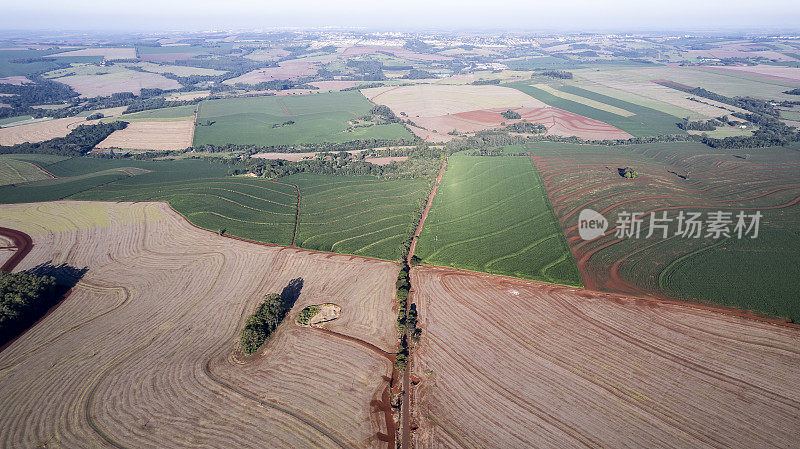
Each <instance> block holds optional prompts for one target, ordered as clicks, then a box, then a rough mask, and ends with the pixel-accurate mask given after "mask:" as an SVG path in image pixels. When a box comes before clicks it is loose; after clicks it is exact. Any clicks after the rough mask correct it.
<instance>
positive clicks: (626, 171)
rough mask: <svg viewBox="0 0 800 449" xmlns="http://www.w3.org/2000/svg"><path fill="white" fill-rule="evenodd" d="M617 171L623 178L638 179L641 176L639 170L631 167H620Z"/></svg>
mask: <svg viewBox="0 0 800 449" xmlns="http://www.w3.org/2000/svg"><path fill="white" fill-rule="evenodd" d="M617 172H619V175H620V176H622V177H623V178H628V179H636V178H637V177H638V176H639V172H637V171H636V170H634V169H632V168H630V167H625V168H618V169H617Z"/></svg>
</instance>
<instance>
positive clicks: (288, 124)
mask: <svg viewBox="0 0 800 449" xmlns="http://www.w3.org/2000/svg"><path fill="white" fill-rule="evenodd" d="M290 125H294V120H287V121H285V122H283V123H275V124H274V125H272V127H273V128H283V127H284V126H290Z"/></svg>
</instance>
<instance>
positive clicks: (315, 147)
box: [195, 138, 420, 155]
mask: <svg viewBox="0 0 800 449" xmlns="http://www.w3.org/2000/svg"><path fill="white" fill-rule="evenodd" d="M419 142H420V139H419V138H416V139H413V140H409V139H359V140H351V141H348V142H340V143H303V144H295V145H271V146H258V145H236V144H225V145H208V144H207V145H201V146H199V147H196V148H195V150H197V151H203V152H208V153H236V152H238V153H243V154H245V155H253V154H257V153H310V152H319V151H330V152H338V151H355V150H363V149H367V148H379V147H390V146H407V145H415V144H417V143H419Z"/></svg>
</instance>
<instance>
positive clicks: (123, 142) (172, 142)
mask: <svg viewBox="0 0 800 449" xmlns="http://www.w3.org/2000/svg"><path fill="white" fill-rule="evenodd" d="M193 132H194V120H183V121H167V122H156V121H147V122H145V121H142V122H131V123H129V124H128V126H127V127H125V129H121V130H118V131H114V132H113V133H111V135H109V136H108V137H106V138H105V140H103V141H102V142H100V143H99V144H97V146H95V149H109V148H122V149H125V150H157V151H171V150H183V149H186V148H188V147H190V146H192V135H193Z"/></svg>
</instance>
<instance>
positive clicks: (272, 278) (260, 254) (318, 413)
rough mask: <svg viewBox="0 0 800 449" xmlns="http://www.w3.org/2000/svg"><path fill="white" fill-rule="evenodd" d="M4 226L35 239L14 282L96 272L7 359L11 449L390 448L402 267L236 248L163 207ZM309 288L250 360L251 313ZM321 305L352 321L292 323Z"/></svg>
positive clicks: (94, 208) (5, 419)
mask: <svg viewBox="0 0 800 449" xmlns="http://www.w3.org/2000/svg"><path fill="white" fill-rule="evenodd" d="M0 226H5V227H9V228H12V229H18V230H20V231H23V232H25V233H27V234H29V235H30V236H31V237H32V238H33V242H34V246H33V249H32V251H31V253H30V254H28V255H27V256H26V257H25V258H24V260H23V261H22V263H21V264H20V265H19V266H18V267H17V269H18V270H24V269H28V268H32V267H34V266H36V265H38V264H41V263H45V262H48V261H50V262H51V263H53V264H61V263H67V264H70V265H72V266H74V267H79V268H80V267H88V272H87V273H86V274H85V275H84V276H83V278H82V279H81V280H80V281H79V282H78V284H77V285H76V286H75V287H74V288H73V290H72V293H71V294H70V295H69V296H68V297H67V298H66V299H65V300H64V301H62V303H61V304H60V305H59V306H58V307H56V308H55V309H54V310H52V311H51V312H50V313H49V314H48V315H47V316H46V317H45V318H44V319H42V320H41V321H40V322H39V323H37V324H36V325H35V326H34V327H33V328H31V329H30V330H29V331H28V332H26V333H25V334H23V335H22V336H21V337H20V338H18V339H17V340H16V341H14V342H13V343H12V344H11V345H10V346H8V347H7V348H6V349H4V350H3V351H2V352H0V422H2V423H3V424H2V429H3V430H2V432H0V447H41V446H43V445H46V446H47V447H104V446H109V445H115V446H117V447H183V446H204V447H264V446H269V447H386V446H387V444H386V443H384V442H382V441H383V440H389V439H388V438H386V436H385V434H386V433H387V430H386V427H387V425H386V422H385V420H384V415H383V413H382V410H383V409H384V408H385V407H384V406H383V404H384V403H385V400H384V398H385V396H386V392H387V391H388V389H387V386H388V379H389V377H390V376H391V370H392V361H391V355H390V354H389V355H387V354H385V353H384V352H382V351H389V352H393V351H395V350H396V348H395V347H393V346H394V345H396V342H397V334H396V332H397V331H396V325H395V324H394V313H393V311H392V305H393V296H394V279H395V277H396V276H397V271H398V268H397V266H396V265H395V264H393V263H388V262H382V261H376V260H368V259H362V258H358V257H351V256H338V255H331V254H323V253H314V252H310V251H304V250H298V249H294V248H281V247H269V246H263V245H255V244H251V243H246V242H242V241H237V240H234V239H227V238H224V237H220V236H217V235H216V234H214V233H210V232H207V231H202V230H199V229H197V228H194V227H192V226H191V225H189V224H188V223H187V222H186V221H185V220H184V219H183V218H182V217H180V216H179V215H178V214H176V213H174V212H173V211H171V210H170V209H169V208H168V207H167V206H166V205H165V204H163V203H89V202H56V203H41V204H21V205H10V206H2V207H0ZM297 278H302V279H303V286H302V289H301V290H300V295H299V297H298V298H297V301H296V303H295V305H294V307H293V308H292V310H291V311H290V312H289V314H288V315H287V317H286V318H285V320H284V322H283V324H282V325H281V326H280V327H279V328H278V330H277V331H276V333H275V334H274V335H273V336H272V338H271V339H270V341H269V342H268V343H267V344H265V346H264V347H262V349H261V350H259V351H258V352H257V353H256V354H255V355H253V356H251V357H242V356H241V354H240V353H239V352H237V344H238V333H239V331H240V329H241V328H242V326H243V324H244V320H245V318H246V316H247V315H249V314H250V313H252V311H253V310H254V309H255V307H256V304H257V303H258V302H260V300H261V299H262V296H263V294H265V293H268V292H281V291H282V289H284V288H285V287H286V286H287V285H289V284H290V282H291V281H292V280H293V279H297ZM323 302H335V303H337V304H339V305H341V307H342V314H341V318H339V319H337V320H335V321H333V322H331V323H329V324H326V325H325V327H326V328H327V329H325V330H320V329H314V328H306V327H299V326H296V325H294V321H295V319H296V316H297V314H298V313H299V311H300V310H301V309H302V308H303V307H305V306H307V305H311V304H319V303H323ZM391 426H392V427H393V424H391Z"/></svg>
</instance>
